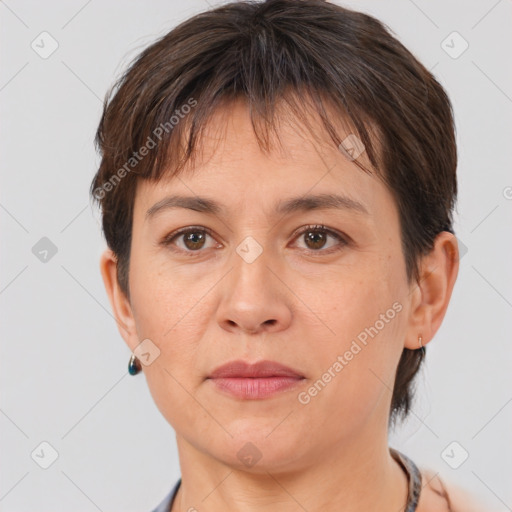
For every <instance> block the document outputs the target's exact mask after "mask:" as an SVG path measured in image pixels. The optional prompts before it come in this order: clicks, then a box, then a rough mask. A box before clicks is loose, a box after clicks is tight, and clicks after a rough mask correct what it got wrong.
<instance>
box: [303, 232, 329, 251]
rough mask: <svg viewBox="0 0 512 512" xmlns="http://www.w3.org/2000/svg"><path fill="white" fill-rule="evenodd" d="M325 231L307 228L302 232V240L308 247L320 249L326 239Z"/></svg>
mask: <svg viewBox="0 0 512 512" xmlns="http://www.w3.org/2000/svg"><path fill="white" fill-rule="evenodd" d="M327 236H328V235H326V233H323V232H320V231H313V230H309V231H307V232H306V233H304V241H305V242H306V245H307V246H308V249H321V248H322V247H323V246H324V245H325V243H326V241H327Z"/></svg>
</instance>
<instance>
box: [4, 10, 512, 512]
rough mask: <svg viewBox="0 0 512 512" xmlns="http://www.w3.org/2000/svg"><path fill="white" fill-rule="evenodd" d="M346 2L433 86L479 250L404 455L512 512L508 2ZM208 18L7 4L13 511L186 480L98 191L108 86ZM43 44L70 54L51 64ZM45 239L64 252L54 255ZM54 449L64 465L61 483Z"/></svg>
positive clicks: (7, 443) (423, 386) (7, 381)
mask: <svg viewBox="0 0 512 512" xmlns="http://www.w3.org/2000/svg"><path fill="white" fill-rule="evenodd" d="M211 5H216V4H215V2H213V0H212V1H211ZM343 5H346V6H349V7H354V8H358V9H360V10H362V11H366V12H368V13H370V14H373V15H375V16H376V17H378V18H379V19H381V20H382V21H384V22H385V23H386V24H387V25H388V26H389V27H390V28H391V29H392V30H393V31H394V32H395V34H396V35H397V36H398V37H399V39H400V40H401V41H402V42H403V43H404V44H405V45H406V46H407V47H408V48H409V49H411V50H412V51H413V53H415V54H416V55H417V56H418V57H419V58H420V60H421V61H422V62H423V63H424V64H425V65H426V66H427V67H428V68H429V69H432V70H433V72H434V73H435V75H436V76H437V77H438V78H439V80H440V81H441V83H442V84H443V85H444V86H445V87H446V89H447V91H448V93H449V95H450V97H451V99H452V101H453V105H454V109H455V115H456V122H457V127H458V144H459V152H460V160H459V169H458V176H459V186H460V195H459V203H458V208H457V215H456V232H457V235H458V237H459V239H460V241H461V242H462V243H463V244H464V247H466V248H467V253H465V254H464V253H463V256H462V259H461V266H460V273H459V278H458V282H457V284H456V286H455V290H454V294H453V298H452V302H451V304H450V307H449V309H448V313H447V316H446V318H445V320H444V323H443V325H442V327H441V329H440V331H439V332H438V334H437V336H436V339H435V340H434V341H433V342H432V343H431V344H430V345H429V350H428V361H427V365H426V366H425V368H424V371H423V372H422V375H421V376H420V379H419V381H418V392H419V399H418V401H417V403H416V404H415V406H414V411H413V413H412V414H411V418H410V421H409V422H408V423H407V424H406V425H405V426H404V427H403V428H402V429H400V430H399V431H397V432H396V433H394V434H393V435H392V439H391V442H392V444H393V445H394V446H396V447H398V448H400V449H401V450H402V451H404V452H405V453H407V454H408V455H409V456H411V457H412V458H413V459H414V460H415V461H416V462H417V463H418V464H421V465H425V466H429V467H431V468H432V469H434V470H435V471H438V472H439V473H440V474H441V476H444V477H445V478H446V479H448V480H450V481H452V482H455V483H459V484H461V485H463V486H465V487H467V488H469V489H471V490H472V491H473V493H475V494H476V495H478V496H480V497H481V498H482V499H485V500H487V501H488V502H489V505H490V507H491V508H492V509H493V510H512V489H511V486H510V482H512V442H511V436H510V432H511V431H512V429H511V424H512V422H511V418H512V386H511V378H510V368H511V359H512V350H511V345H510V341H511V338H510V327H511V314H510V313H511V307H512V286H511V283H512V269H511V265H510V253H511V249H512V239H511V237H510V225H511V223H510V221H511V217H512V175H511V173H510V171H509V169H510V162H511V161H512V154H511V153H512V149H511V147H512V144H511V142H510V133H511V113H512V70H511V67H510V48H512V41H511V39H512V36H511V34H512V31H511V14H512V2H511V1H510V0H501V1H496V0H485V1H478V2H477V1H471V2H468V1H466V2H455V1H451V2H447V1H440V0H435V1H427V0H421V1H420V0H415V1H412V0H400V1H394V2H383V1H357V2H356V1H352V2H350V1H347V2H343ZM205 8H208V4H207V2H206V1H205V0H196V1H188V0H187V1H173V2H170V1H163V0H158V1H155V0H154V1H152V2H142V1H137V2H134V1H132V2H127V1H121V0H108V1H102V2H100V1H99V0H90V1H84V0H73V1H68V2H56V1H48V2H36V1H35V0H30V1H29V0H26V1H16V0H8V1H7V2H1V3H0V23H1V31H0V34H1V36H0V37H1V41H0V42H1V47H0V48H1V53H2V55H1V58H2V67H1V77H0V109H1V112H0V119H1V155H2V157H1V159H0V165H1V173H2V177H1V180H2V182H1V187H0V229H1V244H2V245H1V248H2V251H1V256H0V257H1V261H0V263H1V269H0V270H1V271H0V306H1V319H0V329H1V350H2V353H1V357H0V386H1V388H0V389H1V391H2V394H1V403H0V409H1V410H0V413H1V414H0V432H1V453H2V457H1V483H0V510H1V511H16V512H22V511H26V512H28V511H33V510H38V511H39V512H45V511H52V512H58V511H69V510H73V511H75V512H76V511H84V512H88V511H94V510H101V511H111V512H114V511H148V510H151V509H152V508H153V507H154V506H155V505H156V504H157V503H158V502H159V501H160V500H161V499H162V498H163V496H164V495H165V494H166V493H167V492H168V491H169V490H170V488H171V486H172V485H173V484H174V483H175V481H176V480H177V478H178V477H179V474H180V472H179V466H178V459H177V454H176V447H175V439H174V432H173V430H172V429H171V427H170V426H169V425H168V424H167V422H166V421H165V420H164V418H163V417H162V416H161V415H160V413H159V411H158V410H157V408H156V406H155V405H154V403H153V401H152V398H151V396H150V394H149V392H148V389H147V386H146V383H145V380H144V377H142V376H140V375H139V376H138V377H136V378H133V377H131V376H129V375H128V373H127V362H128V358H129V351H128V349H127V347H126V345H125V344H124V342H123V340H122V339H121V337H120V335H119V334H118V331H117V328H116V325H115V322H114V321H113V319H112V317H111V314H110V306H109V304H108V300H107V297H106V294H105V291H104V288H103V283H102V281H101V277H100V273H99V267H98V261H99V256H100V254H101V252H102V250H103V248H104V241H103V239H102V237H101V232H100V224H99V213H98V212H97V211H96V210H93V209H92V208H91V204H90V202H89V198H88V188H89V184H90V181H91V178H92V176H93V174H94V172H95V170H96V167H97V165H98V161H99V159H98V157H97V156H96V154H95V152H94V148H93V144H92V140H93V136H94V133H95V130H96V127H97V124H98V121H99V116H100V113H101V107H102V99H103V97H104V94H105V92H106V91H107V89H108V87H109V86H110V85H111V84H112V82H113V80H114V77H115V76H117V75H118V74H119V72H120V71H121V70H122V69H124V67H125V66H126V64H127V63H128V62H129V61H130V60H131V58H132V57H134V56H135V55H136V54H137V53H138V52H139V51H140V50H141V49H142V48H143V47H144V46H146V45H147V44H149V43H151V42H152V41H154V39H155V38H156V37H157V36H160V35H163V34H164V33H165V32H166V31H168V30H169V29H171V28H172V27H173V26H175V25H176V24H177V23H178V22H179V21H181V20H183V19H185V18H187V17H189V16H190V15H192V14H194V13H196V12H199V11H202V10H204V9H205ZM43 31H47V32H48V33H49V34H50V35H51V38H53V39H54V40H55V41H56V42H57V43H58V48H57V49H56V50H55V52H54V53H53V54H51V55H50V56H48V57H47V58H42V57H41V52H43V51H47V52H48V51H49V50H51V44H52V39H50V36H46V35H44V36H40V34H41V32H43ZM454 31H456V32H458V33H459V34H460V36H461V37H462V38H463V39H461V37H459V36H457V35H451V36H450V34H452V32H454ZM447 38H448V39H447ZM33 41H34V46H35V47H36V48H37V51H38V52H39V53H38V52H36V51H35V50H34V49H33V48H32V47H31V44H32V42H33ZM443 41H445V42H444V43H443ZM464 41H467V43H468V44H469V47H468V48H467V49H466V51H464V52H463V53H462V54H460V55H458V54H459V53H460V52H461V50H462V49H464V46H465V43H464ZM53 44H55V43H53ZM447 52H448V53H447ZM450 53H451V55H450ZM454 57H456V58H454ZM43 237H47V238H48V239H49V240H51V242H52V243H53V244H54V245H55V247H56V249H57V252H56V254H54V255H53V254H52V252H51V250H50V251H49V252H48V253H47V254H45V253H44V250H45V247H46V249H48V247H47V246H45V244H48V242H47V241H43V242H39V241H40V239H41V238H43ZM38 243H39V244H42V245H36V244H38ZM34 246H36V249H34V250H33V247H34ZM41 251H43V252H41ZM34 252H35V253H36V254H34ZM44 257H46V261H41V260H40V258H43V259H44ZM507 262H508V263H507ZM44 441H45V442H47V443H49V444H50V445H51V446H52V447H53V449H54V450H56V452H57V453H58V458H57V460H56V461H55V462H54V463H53V464H52V465H50V466H49V467H48V468H47V469H43V468H42V467H40V464H45V463H49V462H51V448H49V447H47V446H46V445H43V446H42V447H41V446H40V444H41V443H42V442H44ZM454 441H455V442H457V443H458V444H457V445H452V446H451V447H450V448H449V449H448V451H447V452H446V451H445V449H446V447H447V446H448V445H450V443H452V442H454ZM34 450H35V454H34V456H32V455H31V454H32V453H33V452H34ZM41 450H42V451H41ZM465 451H467V452H468V454H469V457H468V459H467V460H466V461H464V462H463V463H462V464H461V465H460V466H459V467H458V469H453V468H452V467H451V466H454V465H457V464H459V463H460V461H461V460H462V458H463V456H464V453H465ZM442 453H445V456H444V457H443V456H442ZM446 454H448V455H446ZM450 465H451V466H450Z"/></svg>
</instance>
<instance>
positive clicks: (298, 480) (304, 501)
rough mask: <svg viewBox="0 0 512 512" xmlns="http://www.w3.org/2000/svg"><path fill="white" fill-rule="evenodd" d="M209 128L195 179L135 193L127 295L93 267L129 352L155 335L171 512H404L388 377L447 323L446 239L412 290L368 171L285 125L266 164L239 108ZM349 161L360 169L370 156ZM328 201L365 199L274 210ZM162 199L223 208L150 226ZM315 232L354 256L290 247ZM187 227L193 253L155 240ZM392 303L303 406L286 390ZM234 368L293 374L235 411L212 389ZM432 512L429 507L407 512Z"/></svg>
mask: <svg viewBox="0 0 512 512" xmlns="http://www.w3.org/2000/svg"><path fill="white" fill-rule="evenodd" d="M310 118H311V120H312V122H313V123H315V122H316V118H315V116H314V115H312V114H311V116H310ZM211 121H212V122H211V123H210V124H209V125H208V130H207V132H206V134H205V137H204V138H203V140H202V143H203V146H202V147H203V153H202V155H203V159H200V160H199V161H198V162H196V163H195V166H194V167H193V168H192V167H191V168H190V169H189V170H188V171H187V172H186V173H185V174H183V175H181V176H180V177H171V178H166V179H164V180H161V181H159V182H157V183H150V182H141V183H139V184H138V187H137V191H136V198H135V205H134V217H133V235H132V246H131V261H130V272H129V282H130V300H128V299H127V298H126V297H125V296H124V295H123V293H122V292H121V290H120V288H119V284H118V282H117V278H116V259H115V256H114V255H113V253H112V252H111V251H110V250H106V251H105V252H104V254H103V256H102V258H101V272H102V276H103V280H104V283H105V287H106V290H107V294H108V296H109V300H110V303H111V305H112V309H113V311H114V314H115V317H116V319H117V322H118V326H119V331H120V333H121V335H122V337H123V338H124V340H125V342H126V343H127V345H128V347H129V349H130V350H131V351H134V350H135V349H136V347H137V346H138V345H139V343H140V342H141V341H142V340H144V339H147V338H149V339H150V340H151V341H152V343H154V345H156V346H157V347H158V349H159V350H160V355H159V356H158V357H157V358H156V359H155V360H154V361H153V362H152V363H151V364H150V365H148V366H144V365H143V372H144V375H145V377H146V380H147V383H148V386H149V389H150V392H151V394H152V396H153V398H154V400H155V403H156V405H157V407H158V408H159V410H160V411H161V413H162V414H163V416H164V417H165V419H166V420H167V421H168V422H169V423H170V424H171V425H172V427H173V428H174V430H175V432H176V440H177V446H178V451H179V459H180V468H181V474H182V485H181V488H180V490H179V492H178V495H177V498H176V500H175V502H174V506H173V511H177V510H182V511H185V510H189V509H190V508H191V507H194V508H195V509H198V510H208V511H211V512H217V511H225V510H231V511H256V510H257V511H259V512H261V511H262V510H266V511H280V512H288V511H292V510H293V511H295V510H302V508H301V507H304V509H306V510H308V511H309V512H316V511H320V510H322V511H326V510H333V511H334V510H343V511H356V510H358V511H360V510H375V511H377V510H379V511H390V512H397V511H399V510H403V507H404V503H405V500H406V495H407V488H406V486H407V481H406V477H405V475H404V473H403V472H402V470H401V469H400V467H399V466H398V464H397V463H396V462H395V461H394V459H393V458H392V457H391V456H390V453H389V449H388V443H387V434H388V431H387V428H388V427H387V425H388V418H389V407H390V401H391V389H392V386H393V379H394V373H395V371H396V367H397V365H398V361H399V358H400V355H401V353H402V350H403V348H404V347H407V348H410V349H417V348H418V336H420V335H421V336H422V341H423V345H426V344H428V343H429V342H430V340H431V339H432V338H433V336H434V335H435V333H436V331H437V330H438V328H439V326H440V324H441V322H442V320H443V317H444V315H445V312H446V309H447V306H448V303H449V300H450V296H451V293H452V289H453V286H454V283H455V280H456V276H457V272H458V249H457V242H456V238H455V237H454V236H453V235H451V234H450V233H447V232H443V233H440V234H439V235H438V237H437V238H436V241H435V246H434V248H433V250H432V251H431V253H430V254H429V255H427V256H425V257H424V258H423V259H422V261H421V265H420V268H421V279H420V281H419V283H416V282H412V283H409V282H408V281H407V276H406V271H405V260H404V255H403V253H402V250H401V245H400V227H399V215H398V210H397V207H396V205H395V202H394V200H393V198H392V196H391V193H390V192H389V190H388V189H387V188H386V187H385V185H384V184H383V183H382V181H381V180H380V179H378V178H377V177H376V175H368V174H366V173H365V172H363V171H362V170H361V169H360V168H358V167H357V166H356V165H355V163H354V162H352V161H350V160H349V159H347V158H346V157H345V156H344V155H343V154H342V153H341V152H340V151H339V150H338V149H337V148H336V147H335V146H334V145H333V144H332V142H330V141H329V140H328V138H327V136H325V139H324V141H323V142H322V143H320V142H318V141H315V140H313V138H312V137H311V136H310V135H308V133H307V132H306V131H305V130H301V129H300V126H299V125H298V124H294V123H293V122H292V121H291V120H289V121H290V122H283V123H282V125H281V126H280V129H279V134H280V139H281V141H282V149H281V150H279V149H277V148H276V149H275V150H274V151H272V152H271V154H270V155H267V154H265V153H264V152H262V151H261V149H260V148H259V146H258V144H257V140H256V138H255V135H254V132H253V129H252V126H251V123H250V119H249V112H248V110H247V108H246V107H245V105H244V104H243V103H242V102H236V103H232V104H230V106H229V108H227V109H223V111H222V113H221V112H218V113H216V114H215V116H213V117H212V119H211ZM315 126H316V125H315ZM318 126H319V125H318ZM317 129H318V130H320V128H319V127H317ZM340 130H342V128H340ZM318 133H320V131H319V132H318ZM359 161H360V162H362V163H363V164H364V165H366V166H368V167H369V166H370V164H369V162H368V160H367V159H366V153H364V152H363V154H362V155H361V156H360V157H359ZM333 192H336V193H340V194H341V193H342V194H344V195H346V196H349V197H350V198H352V199H354V200H357V201H359V202H360V203H362V204H363V205H364V206H365V207H366V209H367V210H368V213H367V214H365V213H362V212H359V211H354V210H350V209H319V210H311V211H299V212H293V213H290V214H286V215H276V214H275V213H274V207H275V205H276V204H277V203H278V202H279V201H281V200H283V199H287V198H289V197H296V196H303V195H305V194H321V193H333ZM170 194H183V195H187V196H206V197H208V198H211V199H214V200H216V201H218V202H220V203H222V205H223V206H224V208H225V212H223V213H219V214H215V215H212V214H208V213H204V212H197V211H192V210H189V209H185V208H173V209H167V210H160V211H159V212H158V213H157V214H155V215H154V216H153V217H152V218H150V219H146V212H147V210H148V209H149V208H151V207H152V206H153V205H155V204H156V203H158V202H159V201H160V200H162V199H163V198H164V197H166V196H168V195H170ZM310 224H312V225H316V224H323V225H325V226H326V227H327V228H329V229H331V230H333V231H335V232H339V233H340V235H346V236H348V237H349V238H348V243H343V242H340V241H338V240H337V239H336V238H335V237H333V236H331V235H328V234H326V237H325V241H322V239H320V241H319V242H316V244H315V243H309V244H308V239H307V238H306V237H305V236H304V233H302V234H294V233H296V231H297V230H300V231H302V228H304V229H306V227H307V226H308V225H310ZM188 226H199V227H204V228H208V229H210V230H211V236H210V235H209V234H207V235H206V239H205V240H204V245H203V246H201V245H200V244H197V243H196V245H194V244H191V243H188V244H187V241H186V239H185V238H184V237H183V236H180V237H178V238H176V239H174V241H173V243H172V244H171V245H170V246H169V245H168V246H165V245H164V244H162V243H161V242H162V240H163V239H164V238H165V237H166V236H167V235H169V234H172V233H173V232H174V231H176V230H177V229H179V228H183V227H188ZM299 228H300V229H299ZM192 231H194V229H192ZM194 232H197V229H195V231H194ZM314 233H315V232H314ZM324 233H325V232H324ZM200 234H201V233H199V235H200ZM248 236H250V237H252V238H254V239H255V240H256V241H257V242H258V244H260V246H261V248H262V250H263V252H262V253H261V254H260V255H259V256H258V257H257V258H256V259H255V260H254V261H253V262H252V263H248V262H247V261H245V260H244V259H243V258H242V257H240V255H239V254H238V253H237V252H236V248H237V246H239V244H240V243H241V242H242V240H244V239H245V238H246V237H248ZM322 243H323V245H322ZM171 247H174V248H175V251H173V250H172V249H171ZM187 253H188V254H190V253H192V256H190V255H187ZM394 303H399V304H400V305H401V310H400V312H399V313H396V315H394V318H393V319H391V320H389V321H388V322H387V323H385V326H384V327H383V328H382V329H380V330H379V332H378V334H377V335H375V336H374V337H373V338H369V341H368V343H367V345H366V346H364V347H363V348H362V350H360V351H359V352H358V353H357V355H355V356H354V357H353V358H352V359H351V360H350V361H346V362H347V364H346V365H344V366H343V369H342V370H341V371H339V372H338V373H337V374H336V376H335V377H333V378H332V379H331V380H330V382H328V383H327V385H325V387H323V389H322V390H321V391H320V392H318V393H317V394H316V396H311V397H310V398H311V399H310V401H309V402H308V403H307V404H304V403H301V402H300V401H299V400H298V394H299V393H300V392H307V390H308V389H310V388H311V386H312V385H313V384H314V383H315V382H316V381H317V380H318V379H319V378H321V377H322V375H323V374H324V373H325V372H326V371H327V370H328V368H332V366H333V363H334V362H335V361H336V360H337V357H338V356H339V355H342V356H343V354H345V352H346V351H347V350H349V349H350V347H351V343H352V342H353V340H355V339H356V337H357V335H358V334H359V333H361V332H362V331H364V329H365V328H368V327H370V326H374V325H375V324H376V320H378V319H379V315H381V314H386V311H388V310H389V309H390V308H392V305H393V304H394ZM234 359H244V360H246V361H250V362H255V361H259V360H263V359H268V360H273V361H278V362H280V363H282V364H285V365H287V366H290V367H292V368H294V369H296V370H299V371H300V372H301V373H302V375H304V377H305V378H304V379H303V380H302V381H300V383H299V384H298V385H297V387H296V388H294V389H292V390H288V391H285V392H282V393H278V394H277V395H274V396H272V397H270V398H267V399H264V400H241V399H236V398H233V397H231V396H228V395H226V394H224V393H222V392H221V391H219V390H218V389H217V388H216V387H215V386H214V385H213V384H212V381H211V380H207V379H206V377H207V376H208V375H209V373H210V372H211V371H212V370H213V369H215V368H216V367H218V366H219V365H221V364H223V363H225V362H227V361H230V360H234ZM246 443H252V445H254V446H255V447H256V448H257V450H258V452H259V453H260V454H261V459H260V460H258V462H257V463H256V464H255V465H253V466H251V467H249V466H247V465H245V464H243V463H242V462H241V460H240V459H239V458H238V456H237V453H238V452H239V450H240V449H241V448H242V447H244V445H246ZM203 500H204V501H203ZM423 501H425V499H423ZM425 503H426V502H425ZM427 507H428V508H427ZM430 508H431V507H429V506H428V503H426V505H425V506H423V505H422V506H421V507H420V508H418V511H419V512H425V511H426V510H429V509H430Z"/></svg>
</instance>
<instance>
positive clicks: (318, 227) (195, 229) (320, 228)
mask: <svg viewBox="0 0 512 512" xmlns="http://www.w3.org/2000/svg"><path fill="white" fill-rule="evenodd" d="M310 231H315V232H322V233H325V234H328V235H330V236H332V237H333V238H335V239H336V240H338V242H341V247H331V248H329V249H318V250H314V249H302V250H303V251H305V252H307V253H310V254H312V255H314V256H322V255H325V254H331V253H333V252H336V251H339V250H341V249H342V248H344V247H345V246H346V245H348V244H349V243H350V242H349V240H350V239H349V237H348V236H346V235H341V234H340V233H338V232H336V231H334V230H332V229H329V228H327V227H326V226H324V225H322V224H312V225H308V226H305V227H304V228H301V229H300V231H295V232H294V233H293V235H292V236H293V239H294V240H296V239H298V238H299V237H300V236H302V235H304V234H305V233H308V232H310ZM187 233H206V234H208V235H210V236H211V237H212V238H214V236H213V234H212V232H211V231H210V230H209V229H208V228H205V227H202V226H188V227H186V228H181V229H178V230H177V231H173V232H172V233H170V234H169V235H167V236H165V237H164V238H163V240H162V242H161V244H162V245H164V246H165V247H168V248H169V249H170V250H172V251H174V252H179V253H181V254H185V255H186V256H191V257H193V256H197V255H198V254H200V253H201V252H204V250H201V249H198V250H197V251H191V250H185V249H179V248H175V247H172V244H173V241H174V240H175V239H176V238H178V237H179V236H180V235H184V234H187Z"/></svg>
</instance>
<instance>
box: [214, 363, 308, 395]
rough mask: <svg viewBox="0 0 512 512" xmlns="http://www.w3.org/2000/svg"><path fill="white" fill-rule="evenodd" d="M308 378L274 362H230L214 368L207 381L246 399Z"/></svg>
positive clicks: (281, 389) (283, 389)
mask: <svg viewBox="0 0 512 512" xmlns="http://www.w3.org/2000/svg"><path fill="white" fill-rule="evenodd" d="M304 378H305V377H304V376H303V375H301V374H300V373H299V372H298V371H296V370H294V369H292V368H289V367H288V366H284V365H282V364H280V363H277V362H275V361H259V362H257V363H254V364H250V363H246V362H245V361H242V360H237V361H230V362H229V363H226V364H224V365H222V366H219V367H218V368H217V369H215V370H214V371H213V372H212V373H211V375H209V376H208V378H207V379H208V380H211V381H212V383H213V384H215V386H216V388H217V389H218V390H220V391H223V392H225V393H227V394H229V395H231V396H234V397H236V398H240V399H244V400H261V399H264V398H269V397H271V396H273V395H275V394H277V393H280V392H283V391H287V390H289V389H292V388H294V387H296V386H297V385H298V384H299V383H300V381H302V380H303V379H304Z"/></svg>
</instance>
